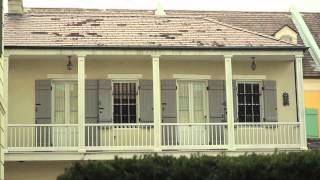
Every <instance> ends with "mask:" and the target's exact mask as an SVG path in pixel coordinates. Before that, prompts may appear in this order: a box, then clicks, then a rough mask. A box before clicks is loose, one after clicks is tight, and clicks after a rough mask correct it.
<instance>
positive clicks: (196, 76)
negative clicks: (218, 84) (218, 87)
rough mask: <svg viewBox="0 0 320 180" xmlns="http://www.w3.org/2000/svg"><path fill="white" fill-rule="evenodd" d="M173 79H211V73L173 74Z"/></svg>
mask: <svg viewBox="0 0 320 180" xmlns="http://www.w3.org/2000/svg"><path fill="white" fill-rule="evenodd" d="M173 78H174V79H190V80H193V79H198V80H199V79H211V75H199V74H173Z"/></svg>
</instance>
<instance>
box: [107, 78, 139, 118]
mask: <svg viewBox="0 0 320 180" xmlns="http://www.w3.org/2000/svg"><path fill="white" fill-rule="evenodd" d="M112 84H113V93H112V94H113V122H114V123H136V122H137V95H138V94H137V82H136V81H113V83H112Z"/></svg>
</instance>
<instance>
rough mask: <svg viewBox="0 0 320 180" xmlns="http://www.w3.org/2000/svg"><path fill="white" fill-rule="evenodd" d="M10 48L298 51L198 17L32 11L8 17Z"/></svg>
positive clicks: (286, 45) (6, 28)
mask: <svg viewBox="0 0 320 180" xmlns="http://www.w3.org/2000/svg"><path fill="white" fill-rule="evenodd" d="M5 34H6V37H5V45H6V46H33V47H34V46H36V47H43V46H44V47H48V46H50V47H70V46H72V47H148V48H150V47H172V48H180V47H190V48H203V47H208V48H209V47H213V48H217V47H218V48H219V47H280V46H281V47H294V46H295V45H294V44H290V43H287V42H284V41H279V40H277V39H275V38H274V37H272V36H268V35H263V34H260V33H257V32H253V31H249V30H246V29H243V28H239V27H234V26H232V25H228V24H225V23H222V22H219V21H217V20H214V19H213V18H210V17H202V16H200V15H199V16H197V15H196V16H195V15H184V16H179V15H175V16H174V15H168V16H155V15H124V14H121V15H119V14H114V13H107V12H105V13H101V11H100V12H99V11H98V13H96V14H95V13H94V11H81V12H79V13H75V12H74V11H60V12H59V11H57V12H56V13H54V12H53V11H52V10H50V11H49V12H47V13H46V11H30V12H29V13H26V14H24V15H23V16H9V17H8V18H7V21H6V26H5Z"/></svg>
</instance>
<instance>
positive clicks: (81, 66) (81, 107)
mask: <svg viewBox="0 0 320 180" xmlns="http://www.w3.org/2000/svg"><path fill="white" fill-rule="evenodd" d="M77 58H78V125H79V128H78V131H79V132H78V146H79V149H78V152H82V153H83V152H85V151H86V149H85V61H86V57H85V56H78V57H77Z"/></svg>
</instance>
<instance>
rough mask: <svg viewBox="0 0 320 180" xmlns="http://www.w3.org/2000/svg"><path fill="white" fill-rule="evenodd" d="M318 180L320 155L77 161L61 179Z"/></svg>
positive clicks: (155, 157)
mask: <svg viewBox="0 0 320 180" xmlns="http://www.w3.org/2000/svg"><path fill="white" fill-rule="evenodd" d="M100 179H101V180H250V179H257V180H288V179H290V180H304V179H306V180H318V179H320V152H319V151H305V152H292V153H274V154H272V155H257V154H250V155H247V154H246V155H241V156H237V157H231V156H225V155H219V156H191V157H190V158H187V157H179V158H175V157H172V156H158V155H150V156H143V157H134V158H133V159H121V158H115V160H110V161H82V162H75V163H74V164H73V165H72V166H71V167H70V168H67V169H66V170H65V173H64V174H63V175H61V176H59V177H58V180H100Z"/></svg>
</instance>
